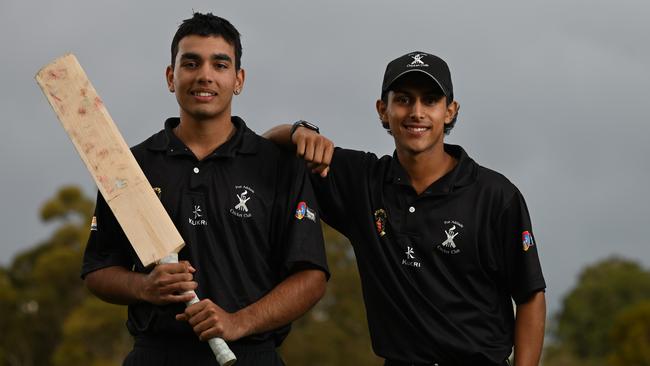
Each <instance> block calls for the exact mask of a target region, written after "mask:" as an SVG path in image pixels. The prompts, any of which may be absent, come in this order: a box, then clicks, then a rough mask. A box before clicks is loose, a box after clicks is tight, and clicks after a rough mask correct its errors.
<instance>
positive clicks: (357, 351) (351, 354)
mask: <svg viewBox="0 0 650 366" xmlns="http://www.w3.org/2000/svg"><path fill="white" fill-rule="evenodd" d="M323 232H324V235H325V246H326V249H327V258H328V264H329V267H330V272H331V274H332V277H331V279H330V281H329V283H328V285H327V293H326V294H325V296H324V297H323V299H322V300H321V301H320V302H319V303H318V304H316V306H314V308H313V309H312V310H311V311H310V312H308V313H307V314H306V315H305V316H303V317H302V318H300V319H299V320H297V321H296V322H294V324H293V329H292V331H291V333H290V334H289V337H288V338H287V339H286V340H285V342H284V344H283V346H282V349H281V352H282V356H283V358H284V360H285V361H286V362H287V364H288V365H310V366H334V365H368V366H371V365H381V364H382V361H381V359H379V358H378V357H377V356H375V355H374V354H373V352H372V348H371V346H370V337H369V334H368V324H367V320H366V313H365V309H364V307H363V297H362V294H361V284H360V279H359V274H358V272H357V266H356V261H355V258H354V254H353V252H352V250H351V246H350V243H349V242H348V240H347V239H345V238H344V237H343V236H342V235H341V234H339V233H337V232H336V231H335V230H334V229H332V228H330V227H329V226H327V225H324V226H323Z"/></svg>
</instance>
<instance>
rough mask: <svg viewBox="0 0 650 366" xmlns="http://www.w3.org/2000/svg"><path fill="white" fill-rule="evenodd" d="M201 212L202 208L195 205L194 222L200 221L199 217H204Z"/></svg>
mask: <svg viewBox="0 0 650 366" xmlns="http://www.w3.org/2000/svg"><path fill="white" fill-rule="evenodd" d="M199 212H201V206H199V205H195V206H194V211H192V213H193V214H194V220H196V219H198V218H199V217H201V216H203V215H201V214H200V213H199Z"/></svg>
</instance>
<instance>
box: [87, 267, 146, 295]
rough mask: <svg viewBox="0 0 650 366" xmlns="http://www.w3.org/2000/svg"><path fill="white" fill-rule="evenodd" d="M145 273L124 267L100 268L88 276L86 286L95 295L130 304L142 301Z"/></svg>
mask: <svg viewBox="0 0 650 366" xmlns="http://www.w3.org/2000/svg"><path fill="white" fill-rule="evenodd" d="M144 277H145V275H144V274H142V273H137V272H132V271H129V270H128V269H126V268H124V267H119V266H114V267H106V268H102V269H99V270H97V271H94V272H91V273H89V274H88V275H87V276H86V279H85V282H86V286H87V287H88V289H89V290H90V292H92V293H93V294H94V295H95V296H97V297H99V298H100V299H102V300H104V301H106V302H110V303H113V304H121V305H128V304H132V303H135V302H139V301H142V299H141V298H140V290H139V289H141V288H142V281H144Z"/></svg>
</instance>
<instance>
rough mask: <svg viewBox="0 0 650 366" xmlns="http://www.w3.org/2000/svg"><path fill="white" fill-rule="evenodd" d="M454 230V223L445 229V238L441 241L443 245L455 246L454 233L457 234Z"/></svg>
mask: <svg viewBox="0 0 650 366" xmlns="http://www.w3.org/2000/svg"><path fill="white" fill-rule="evenodd" d="M454 230H456V225H454V226H452V227H451V229H449V230H445V234H447V240H445V241H444V242H442V246H443V247H447V248H456V244H455V243H454V238H455V237H456V235H458V233H457V232H455V231H454Z"/></svg>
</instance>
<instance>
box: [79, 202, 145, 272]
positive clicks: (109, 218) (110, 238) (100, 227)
mask: <svg viewBox="0 0 650 366" xmlns="http://www.w3.org/2000/svg"><path fill="white" fill-rule="evenodd" d="M134 253H135V252H134V251H133V249H131V245H130V244H129V241H128V239H127V238H126V235H125V234H124V231H122V228H121V227H120V225H119V223H118V222H117V219H116V218H115V216H114V215H113V212H112V211H111V210H110V207H108V204H106V201H105V200H104V197H102V195H101V193H99V192H98V193H97V204H96V206H95V214H94V216H93V220H92V225H91V227H90V236H89V237H88V243H87V245H86V250H85V252H84V257H83V264H82V268H81V278H85V277H86V275H87V274H88V273H90V272H93V271H96V270H98V269H101V268H105V267H110V266H122V267H125V268H131V267H133V265H134V264H135V263H134V261H133V255H134Z"/></svg>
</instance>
